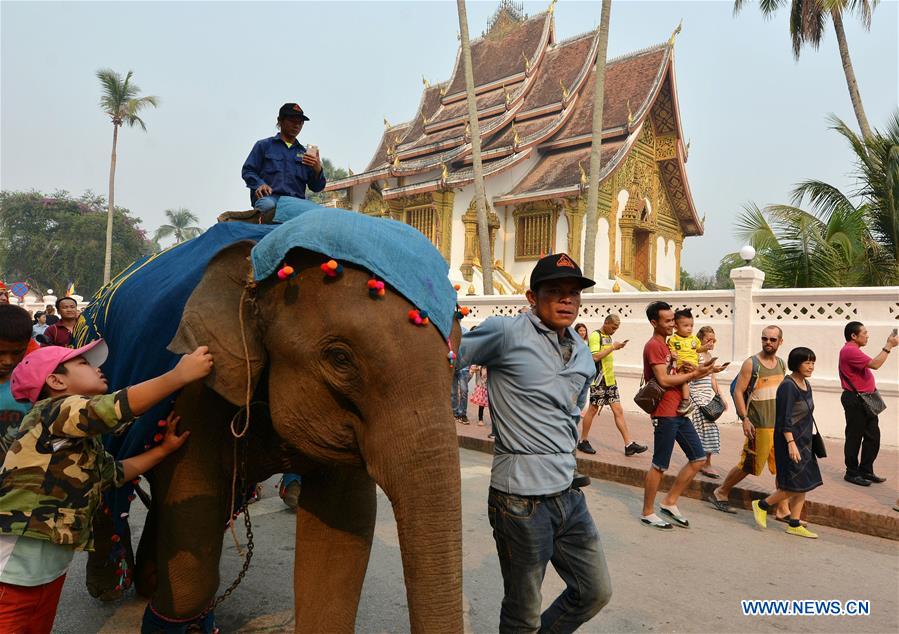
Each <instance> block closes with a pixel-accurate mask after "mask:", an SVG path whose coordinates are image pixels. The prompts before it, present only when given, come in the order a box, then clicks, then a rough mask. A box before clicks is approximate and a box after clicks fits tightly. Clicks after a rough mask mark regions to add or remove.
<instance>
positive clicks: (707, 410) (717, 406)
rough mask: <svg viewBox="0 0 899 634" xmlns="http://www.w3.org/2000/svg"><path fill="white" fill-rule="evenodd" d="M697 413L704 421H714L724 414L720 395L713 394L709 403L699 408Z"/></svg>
mask: <svg viewBox="0 0 899 634" xmlns="http://www.w3.org/2000/svg"><path fill="white" fill-rule="evenodd" d="M699 412H700V413H701V414H702V415H703V416H704V417H705V418H706V420H711V421H715V420H718V419H719V418H721V415H722V414H723V413H724V400H723V399H722V398H721V395H720V394H715V396H714V397H713V398H712V400H711V401H709V402H708V403H706V404H705V405H701V406H700V407H699Z"/></svg>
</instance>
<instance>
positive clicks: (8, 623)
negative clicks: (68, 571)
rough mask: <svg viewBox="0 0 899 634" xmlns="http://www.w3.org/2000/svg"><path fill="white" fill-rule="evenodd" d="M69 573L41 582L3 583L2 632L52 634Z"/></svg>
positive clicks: (0, 591) (0, 587) (0, 588)
mask: <svg viewBox="0 0 899 634" xmlns="http://www.w3.org/2000/svg"><path fill="white" fill-rule="evenodd" d="M65 581H66V576H65V575H62V576H61V577H60V578H59V579H55V580H54V581H51V582H50V583H45V584H43V585H40V586H14V585H12V584H9V583H0V632H3V634H50V631H51V630H52V629H53V620H54V619H55V618H56V607H57V606H58V605H59V595H60V594H61V593H62V586H63V584H64V583H65Z"/></svg>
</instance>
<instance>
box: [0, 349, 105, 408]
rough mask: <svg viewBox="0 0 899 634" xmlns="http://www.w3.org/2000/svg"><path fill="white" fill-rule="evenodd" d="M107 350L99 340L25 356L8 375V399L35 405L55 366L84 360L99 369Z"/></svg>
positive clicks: (37, 351) (36, 351)
mask: <svg viewBox="0 0 899 634" xmlns="http://www.w3.org/2000/svg"><path fill="white" fill-rule="evenodd" d="M108 354H109V348H108V347H107V345H106V342H105V341H103V340H102V339H97V340H96V341H92V342H91V343H89V344H87V345H86V346H84V347H83V348H74V349H73V348H63V347H62V346H46V347H43V348H41V349H39V350H35V351H34V352H32V353H31V354H28V355H25V358H24V359H22V361H21V363H19V365H17V366H16V368H15V369H14V370H13V371H12V376H11V377H10V379H9V387H10V391H11V392H12V397H13V398H14V399H16V400H17V401H25V400H27V401H29V402H31V403H35V402H37V399H38V397H39V396H40V394H41V390H43V389H44V382H45V381H46V380H47V377H48V376H50V375H51V374H53V370H55V369H56V366H58V365H60V364H62V363H65V362H66V361H71V360H72V359H75V358H77V357H84V358H85V359H86V360H87V362H88V363H90V364H91V365H92V366H94V367H95V368H99V367H100V366H101V365H103V362H104V361H106V357H107V355H108Z"/></svg>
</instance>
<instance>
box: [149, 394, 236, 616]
mask: <svg viewBox="0 0 899 634" xmlns="http://www.w3.org/2000/svg"><path fill="white" fill-rule="evenodd" d="M231 410H232V411H233V408H231ZM175 411H176V412H177V413H178V415H179V416H181V423H180V424H179V431H190V432H191V437H190V438H189V439H188V441H187V442H186V443H185V444H184V446H183V447H182V448H181V450H179V451H178V452H177V453H174V454H172V455H171V456H169V457H168V458H166V459H165V460H163V461H162V462H161V463H159V465H157V466H156V468H155V469H154V470H153V472H152V476H153V478H152V497H153V511H152V518H151V519H152V523H151V525H150V526H149V535H147V536H146V537H147V539H150V540H152V541H153V542H154V545H153V546H147V547H145V548H144V549H143V550H142V555H143V554H146V555H147V556H148V557H149V556H150V555H151V554H152V555H153V562H152V563H150V562H149V561H145V560H144V559H143V557H142V559H141V565H142V566H144V565H146V566H147V569H146V571H145V572H141V577H142V582H141V585H142V586H143V582H144V581H148V582H150V581H152V578H153V577H155V579H156V587H155V588H154V589H153V592H152V594H151V597H150V609H149V610H148V612H149V611H152V613H153V614H154V615H156V616H158V617H160V618H162V619H165V620H167V621H183V620H185V619H191V618H193V617H196V616H198V615H199V614H201V613H202V612H203V611H204V610H205V609H206V608H207V606H208V605H209V603H210V601H211V600H212V599H213V598H214V596H215V593H216V590H217V589H218V585H219V558H220V556H221V552H222V537H223V534H224V528H225V522H226V520H227V517H228V509H227V506H228V504H229V494H230V479H229V477H228V475H227V474H228V473H230V469H231V459H230V454H231V451H230V447H231V444H230V443H231V442H232V440H231V435H230V434H229V433H227V432H225V433H223V431H224V430H223V427H224V425H225V424H226V421H227V420H228V419H229V418H230V417H229V416H228V414H229V409H228V407H227V406H226V405H225V404H224V403H223V402H222V401H221V399H217V398H214V397H213V396H212V395H211V394H210V393H209V392H208V391H206V390H205V388H203V387H202V386H201V385H198V384H193V385H191V386H189V387H188V388H186V389H185V390H184V391H182V393H181V394H180V395H179V397H178V399H177V401H176V403H175ZM148 585H149V584H148ZM146 626H147V623H146V619H145V628H144V629H145V631H155V630H153V629H149V630H148V629H147V627H146Z"/></svg>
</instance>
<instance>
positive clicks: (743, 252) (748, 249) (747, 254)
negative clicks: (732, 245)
mask: <svg viewBox="0 0 899 634" xmlns="http://www.w3.org/2000/svg"><path fill="white" fill-rule="evenodd" d="M740 257H741V258H742V259H743V260H744V261H745V262H746V266H749V265H750V264H751V263H752V259H753V258H754V257H755V248H753V246H752V245H751V244H747V245H746V246H745V247H743V248H742V249H740Z"/></svg>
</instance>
